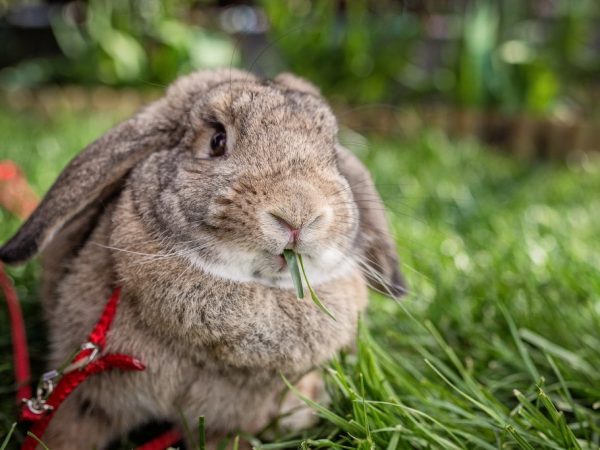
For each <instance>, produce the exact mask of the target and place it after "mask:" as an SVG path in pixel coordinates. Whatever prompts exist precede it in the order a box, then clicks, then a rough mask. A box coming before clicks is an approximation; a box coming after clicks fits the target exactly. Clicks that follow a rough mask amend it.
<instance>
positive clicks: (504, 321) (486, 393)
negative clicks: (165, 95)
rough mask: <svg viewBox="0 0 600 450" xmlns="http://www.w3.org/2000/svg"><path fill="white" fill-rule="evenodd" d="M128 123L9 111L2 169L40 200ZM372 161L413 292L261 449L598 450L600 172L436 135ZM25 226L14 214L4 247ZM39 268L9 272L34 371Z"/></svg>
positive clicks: (0, 424) (2, 386)
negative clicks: (324, 395)
mask: <svg viewBox="0 0 600 450" xmlns="http://www.w3.org/2000/svg"><path fill="white" fill-rule="evenodd" d="M114 120H116V118H115V117H114V115H111V114H107V113H106V112H94V111H88V112H85V113H72V112H67V111H65V112H63V111H53V112H52V114H33V113H31V112H28V113H18V112H15V111H12V110H8V109H7V108H4V109H0V136H1V137H2V141H1V143H0V158H7V157H8V158H12V159H14V160H16V161H17V162H19V163H20V164H21V165H22V167H23V168H24V170H25V172H26V173H27V176H28V177H29V178H30V179H31V180H32V183H33V184H34V187H35V189H36V190H37V191H38V192H39V193H42V192H44V190H45V189H46V188H47V187H48V186H49V184H50V183H51V181H52V180H53V179H54V177H55V176H56V175H57V173H58V172H59V170H60V168H61V167H62V166H63V165H64V164H65V162H66V161H67V160H68V159H69V157H70V156H72V155H73V154H74V153H75V152H76V151H78V150H79V149H80V148H81V147H82V146H83V145H85V144H86V143H87V142H89V141H91V140H92V139H93V138H94V137H96V136H98V135H99V134H101V133H102V132H103V131H104V130H105V129H107V128H108V127H109V126H110V124H111V123H112V122H113V121H114ZM361 157H362V158H363V159H364V160H365V161H366V162H367V164H368V165H369V167H370V168H371V170H372V172H373V174H374V176H375V179H376V181H377V184H378V186H379V189H380V192H381V193H382V196H383V197H384V199H385V201H386V204H387V207H388V210H389V212H390V218H391V220H392V226H393V233H394V234H395V236H397V242H398V249H399V251H400V254H401V256H402V263H403V270H404V272H405V274H406V277H407V279H408V282H409V284H410V288H411V294H410V295H409V296H408V297H407V298H406V299H404V300H403V301H402V302H394V301H392V300H390V299H387V298H383V297H380V296H378V295H373V299H372V302H371V305H370V309H369V313H368V315H367V316H366V317H365V318H364V320H363V322H362V324H361V327H360V339H359V342H358V350H357V352H356V353H355V354H347V355H341V356H340V357H339V358H338V359H337V360H335V361H333V362H332V363H331V364H330V365H329V366H328V367H327V368H326V369H325V371H326V373H327V383H328V387H329V393H330V396H331V400H332V401H331V405H330V406H328V407H322V406H319V405H312V406H313V407H314V408H315V410H316V411H317V412H318V414H319V415H320V416H321V417H322V418H323V420H322V421H321V422H320V423H319V425H318V426H317V427H315V428H314V429H311V430H309V431H307V432H306V433H304V434H302V435H301V436H298V435H296V436H279V440H278V441H277V442H275V443H272V442H271V443H264V444H262V448H265V449H276V448H296V447H301V448H317V447H321V448H360V449H370V448H381V449H411V448H422V449H429V448H440V449H457V448H484V449H485V448H487V449H496V448H502V449H504V448H506V449H512V448H515V449H517V448H522V449H532V448H533V449H538V448H549V449H559V448H568V449H577V448H582V449H596V448H599V442H600V412H599V411H598V409H599V408H600V331H599V330H600V274H599V273H598V267H600V222H599V221H597V217H598V211H600V197H599V196H598V193H599V192H600V161H599V160H598V159H584V160H583V161H579V162H572V163H570V164H565V165H563V164H558V163H538V164H531V163H524V162H519V161H515V160H514V159H512V158H509V157H506V156H502V155H499V154H495V153H493V152H491V151H489V150H486V149H483V148H481V147H480V146H479V145H477V144H476V143H474V142H469V141H463V142H458V143H452V142H449V141H448V140H446V138H445V137H443V136H442V135H440V134H439V133H437V132H435V131H424V132H423V133H421V134H420V135H419V136H416V137H414V138H410V139H402V140H400V139H398V140H384V139H376V138H375V139H372V140H371V143H370V146H369V147H368V149H367V148H363V149H362V153H361ZM17 225H18V222H17V221H16V220H15V219H14V218H11V217H9V216H8V214H7V213H5V212H1V211H0V239H2V240H4V239H5V238H7V237H8V236H9V235H10V233H11V232H13V231H14V230H15V229H16V226H17ZM38 272H39V271H38V268H37V266H36V265H35V264H29V265H27V266H25V267H24V268H11V269H10V273H11V275H12V276H13V278H14V280H15V283H16V284H17V286H18V289H19V293H20V295H21V297H22V299H23V306H24V309H25V313H26V316H27V317H26V321H27V323H28V332H29V335H30V341H31V346H32V357H33V360H34V363H35V369H36V371H37V372H36V373H39V372H40V370H41V361H42V359H43V355H44V351H45V350H44V339H43V336H44V329H43V326H42V324H41V318H40V317H39V306H38V303H37V300H36V298H37V297H36V286H37V280H38V278H39V273H38ZM0 330H2V331H1V332H0V351H1V354H2V355H3V358H2V360H1V361H0V394H1V395H2V399H1V402H0V442H2V436H3V435H4V434H5V433H7V432H8V431H9V430H10V429H11V425H12V423H13V421H14V417H15V409H14V406H13V399H12V385H11V383H12V378H11V377H12V373H11V370H12V369H11V365H10V361H9V358H5V357H4V355H8V354H9V353H10V341H9V335H8V331H7V318H6V314H5V312H4V308H0ZM19 433H21V434H19ZM20 437H22V430H17V431H16V432H15V436H13V440H12V441H11V442H13V443H15V442H16V441H17V440H18V439H19V438H20ZM255 442H256V443H257V444H258V443H259V441H255ZM15 445H16V444H15Z"/></svg>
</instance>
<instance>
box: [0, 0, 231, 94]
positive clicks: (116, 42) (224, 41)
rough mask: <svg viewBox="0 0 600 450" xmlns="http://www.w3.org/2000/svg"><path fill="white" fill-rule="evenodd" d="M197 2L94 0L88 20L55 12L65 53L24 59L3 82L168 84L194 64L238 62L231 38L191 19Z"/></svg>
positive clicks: (56, 29) (54, 24)
mask: <svg viewBox="0 0 600 450" xmlns="http://www.w3.org/2000/svg"><path fill="white" fill-rule="evenodd" d="M192 5H193V2H192V1H190V0H176V1H169V2H161V1H158V0H123V1H113V0H90V1H89V2H87V6H86V9H85V15H86V20H85V21H83V23H82V24H79V23H76V22H75V21H74V20H73V18H72V17H71V16H69V15H68V14H55V15H54V16H53V17H52V28H53V31H54V35H55V37H56V40H57V42H58V44H59V46H60V48H61V50H62V52H63V56H61V57H56V58H49V59H36V60H30V61H25V62H24V63H23V64H22V65H21V66H19V67H17V68H16V69H15V70H13V71H9V72H8V75H6V74H5V75H4V77H3V78H4V82H8V83H10V84H17V85H23V84H25V85H27V84H37V83H40V82H48V81H69V82H78V83H101V84H109V85H139V84H141V85H144V84H148V83H156V84H159V85H164V84H167V83H169V82H171V81H172V80H173V79H174V78H176V77H177V76H178V75H181V74H185V73H189V72H190V71H192V70H194V69H199V68H211V67H217V66H228V65H230V64H233V63H235V62H236V52H235V51H234V46H233V44H232V42H231V40H230V39H229V38H227V37H226V36H225V35H224V34H222V33H217V32H214V31H209V30H207V29H205V28H201V27H199V26H196V25H192V24H190V23H188V22H187V21H186V15H188V14H189V13H190V12H191V9H192Z"/></svg>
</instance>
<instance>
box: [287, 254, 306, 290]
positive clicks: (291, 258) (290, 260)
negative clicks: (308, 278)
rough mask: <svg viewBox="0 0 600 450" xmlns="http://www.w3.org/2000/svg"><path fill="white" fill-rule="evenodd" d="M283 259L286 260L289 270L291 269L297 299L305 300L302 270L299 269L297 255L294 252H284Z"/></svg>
mask: <svg viewBox="0 0 600 450" xmlns="http://www.w3.org/2000/svg"><path fill="white" fill-rule="evenodd" d="M283 257H284V258H285V261H286V262H287V266H288V269H290V274H291V275H292V281H293V282H294V287H295V288H296V297H298V298H304V289H302V278H300V269H299V267H298V258H296V253H294V251H293V250H284V251H283Z"/></svg>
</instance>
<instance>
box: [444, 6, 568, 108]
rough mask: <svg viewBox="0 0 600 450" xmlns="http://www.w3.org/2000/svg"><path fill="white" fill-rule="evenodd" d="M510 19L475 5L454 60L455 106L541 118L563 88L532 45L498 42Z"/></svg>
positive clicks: (549, 64)
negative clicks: (535, 115) (524, 114)
mask: <svg viewBox="0 0 600 450" xmlns="http://www.w3.org/2000/svg"><path fill="white" fill-rule="evenodd" d="M508 17H510V14H509V13H507V12H506V10H504V14H503V10H501V9H500V7H499V6H498V5H497V4H493V3H490V2H482V3H476V4H474V5H473V7H472V8H470V9H469V10H467V12H466V14H465V15H464V16H463V20H462V36H461V39H460V41H459V45H458V51H457V56H456V68H455V73H456V80H457V86H456V90H455V93H454V96H455V100H456V102H457V103H458V104H459V105H461V106H467V107H475V106H477V107H484V108H490V107H495V108H497V109H499V110H501V111H503V112H508V113H514V112H518V111H526V112H533V113H546V112H549V111H550V110H551V108H552V107H553V106H554V105H555V104H556V102H557V99H558V95H559V93H560V91H559V90H560V87H561V85H562V83H561V80H560V79H559V74H558V73H557V71H556V69H555V68H554V67H553V62H552V61H551V60H550V58H548V57H547V56H546V55H544V54H543V53H542V52H538V51H537V49H536V48H535V47H534V46H533V44H532V43H531V42H527V41H525V40H520V39H507V40H504V41H503V36H502V33H501V27H500V24H501V21H502V20H503V19H504V26H506V22H507V21H508V20H507V19H508Z"/></svg>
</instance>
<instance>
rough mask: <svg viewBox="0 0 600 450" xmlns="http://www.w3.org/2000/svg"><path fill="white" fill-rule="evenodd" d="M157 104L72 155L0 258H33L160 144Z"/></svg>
mask: <svg viewBox="0 0 600 450" xmlns="http://www.w3.org/2000/svg"><path fill="white" fill-rule="evenodd" d="M163 103H164V100H159V101H157V102H155V103H154V104H152V105H150V106H149V107H148V108H146V109H145V110H143V111H141V112H140V113H138V114H137V115H136V116H134V117H132V118H131V119H129V120H127V121H125V122H123V123H121V124H119V125H117V126H116V127H114V128H113V129H111V130H110V131H108V132H107V133H106V134H105V135H104V136H102V137H101V138H100V139H98V140H97V141H95V142H93V143H92V144H90V145H89V146H88V147H87V148H85V149H84V150H83V151H82V152H81V153H80V154H79V155H77V156H76V157H75V158H74V159H73V160H72V161H71V162H70V163H69V164H68V165H67V167H66V168H65V169H64V170H63V172H62V173H61V174H60V175H59V177H58V179H57V180H56V181H55V182H54V185H53V186H52V187H51V188H50V190H49V191H48V193H47V194H46V196H45V197H44V198H43V200H42V201H41V203H40V205H39V206H38V207H37V209H36V210H35V211H34V212H33V213H32V214H31V216H30V217H29V218H28V219H27V221H26V222H25V223H24V224H23V225H22V226H21V228H20V229H19V231H17V233H16V234H15V235H14V236H13V237H12V238H11V239H10V240H9V241H8V242H7V243H6V244H5V245H4V246H3V247H1V248H0V260H1V261H4V262H6V263H20V262H24V261H26V260H27V259H29V258H31V257H33V256H34V255H35V254H36V253H37V252H39V251H40V250H42V249H43V248H44V247H45V246H46V245H47V244H48V243H49V242H50V240H51V239H52V237H53V236H54V235H55V234H56V233H57V232H58V231H59V230H60V229H61V228H63V227H64V226H65V225H66V224H67V223H69V221H70V220H71V219H73V218H74V217H75V216H76V215H77V214H78V213H80V212H81V211H83V210H84V209H85V208H86V207H87V206H89V205H91V204H92V203H94V202H95V201H96V200H98V199H99V198H102V197H104V196H105V195H108V194H110V192H111V191H112V190H114V189H116V186H117V185H118V182H119V181H120V180H121V179H122V178H123V177H124V176H125V175H126V174H127V173H128V172H129V170H130V169H131V168H132V167H133V166H135V165H136V164H137V163H138V162H139V161H140V160H142V159H143V158H144V157H145V156H146V155H148V154H149V153H150V152H152V151H153V150H156V149H157V148H160V147H162V148H165V145H167V142H166V140H168V137H169V136H170V135H169V129H168V128H169V125H168V122H167V121H166V119H163V118H162V117H163V115H161V114H159V110H160V109H161V108H162V107H164V104H163ZM171 133H172V132H171Z"/></svg>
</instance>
